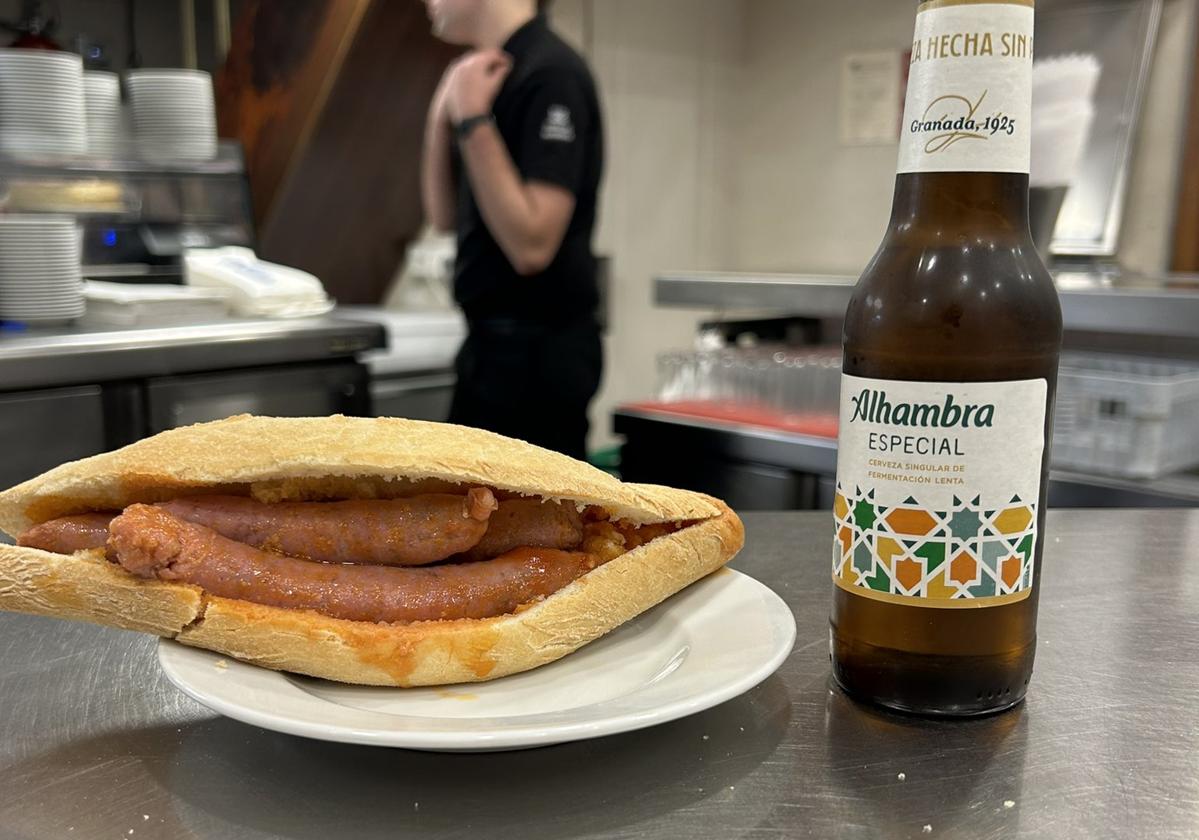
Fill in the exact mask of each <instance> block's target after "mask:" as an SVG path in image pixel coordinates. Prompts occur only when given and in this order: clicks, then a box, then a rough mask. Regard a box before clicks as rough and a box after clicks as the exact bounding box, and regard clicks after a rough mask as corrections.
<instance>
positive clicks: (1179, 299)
mask: <svg viewBox="0 0 1199 840" xmlns="http://www.w3.org/2000/svg"><path fill="white" fill-rule="evenodd" d="M855 282H856V278H854V277H848V276H837V275H802V274H741V273H705V272H672V273H668V274H664V275H661V276H659V277H657V278H655V281H654V300H655V302H656V303H657V304H658V305H659V306H667V307H679V308H699V309H723V310H751V311H754V310H756V311H761V310H766V311H770V312H773V313H785V314H788V315H798V316H805V317H810V318H840V317H842V316H843V315H844V314H845V307H846V306H848V305H849V298H850V295H851V294H852V292H853V286H854V283H855ZM1058 283H1059V293H1060V296H1061V301H1062V318H1063V320H1064V323H1065V326H1066V329H1067V330H1075V331H1086V332H1103V333H1117V334H1123V335H1152V336H1169V337H1173V338H1185V339H1199V278H1196V277H1193V276H1189V275H1167V276H1164V277H1131V276H1130V277H1121V278H1119V279H1116V280H1114V281H1112V280H1110V279H1108V278H1099V277H1096V278H1095V279H1091V278H1090V277H1089V276H1085V275H1083V276H1080V275H1060V276H1059V278H1058Z"/></svg>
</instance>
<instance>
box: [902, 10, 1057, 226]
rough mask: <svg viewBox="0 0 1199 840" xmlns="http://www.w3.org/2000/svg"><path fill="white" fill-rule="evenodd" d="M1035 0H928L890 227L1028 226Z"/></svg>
mask: <svg viewBox="0 0 1199 840" xmlns="http://www.w3.org/2000/svg"><path fill="white" fill-rule="evenodd" d="M1032 56H1033V9H1032V3H1031V2H1029V0H987V2H985V3H979V2H974V0H936V2H928V1H927V0H926V2H922V3H921V4H920V7H919V9H918V11H917V13H916V30H915V35H914V36H913V39H912V53H911V60H910V65H909V68H908V90H907V98H906V101H905V105H904V116H903V124H902V126H901V133H900V143H899V165H898V167H897V169H898V172H899V175H898V177H897V178H896V182H895V202H894V204H893V207H892V213H891V223H892V230H893V231H897V232H902V231H903V230H905V229H907V230H923V231H932V232H934V233H935V232H936V231H940V230H945V231H950V230H952V231H954V232H956V233H959V234H960V233H968V232H969V231H971V230H979V231H983V230H985V231H988V232H990V233H992V234H994V235H995V236H1003V235H1004V232H1005V231H1006V232H1009V233H1011V234H1013V235H1015V236H1017V237H1025V236H1029V233H1028V171H1029V146H1030V142H1031V128H1032Z"/></svg>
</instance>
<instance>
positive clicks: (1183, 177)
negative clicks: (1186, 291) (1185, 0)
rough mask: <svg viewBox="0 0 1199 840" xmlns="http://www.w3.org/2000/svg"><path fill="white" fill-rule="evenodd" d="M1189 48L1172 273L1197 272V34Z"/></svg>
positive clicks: (1198, 178) (1198, 79)
mask: <svg viewBox="0 0 1199 840" xmlns="http://www.w3.org/2000/svg"><path fill="white" fill-rule="evenodd" d="M1196 40H1197V43H1196V45H1195V46H1194V47H1193V48H1192V49H1191V52H1190V55H1191V61H1192V62H1193V64H1194V67H1193V69H1192V74H1191V94H1190V117H1189V118H1188V120H1187V135H1186V145H1185V146H1184V148H1183V157H1182V172H1181V173H1180V183H1179V185H1178V213H1177V216H1176V217H1175V222H1174V259H1173V262H1172V264H1171V266H1170V267H1171V268H1172V269H1173V270H1174V271H1199V55H1197V54H1196V53H1197V52H1199V32H1197V33H1196Z"/></svg>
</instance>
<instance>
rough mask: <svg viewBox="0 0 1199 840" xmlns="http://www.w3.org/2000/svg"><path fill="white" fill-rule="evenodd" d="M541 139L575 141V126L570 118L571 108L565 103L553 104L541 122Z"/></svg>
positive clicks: (562, 141) (563, 141)
mask: <svg viewBox="0 0 1199 840" xmlns="http://www.w3.org/2000/svg"><path fill="white" fill-rule="evenodd" d="M541 139H542V140H553V141H555V142H558V143H573V142H574V139H575V126H574V123H573V122H571V119H570V109H569V108H567V107H566V106H565V105H551V106H550V108H549V110H548V111H547V112H546V114H545V122H543V123H542V124H541Z"/></svg>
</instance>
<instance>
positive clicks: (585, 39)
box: [553, 0, 746, 447]
mask: <svg viewBox="0 0 1199 840" xmlns="http://www.w3.org/2000/svg"><path fill="white" fill-rule="evenodd" d="M743 5H744V4H743V2H741V0H653V2H646V0H559V2H557V3H555V4H554V12H553V17H554V24H555V26H556V28H557V29H558V30H559V31H560V32H562V33H563V34H564V35H565V36H566V37H567V38H569V39H572V40H574V41H575V42H576V44H578V45H579V46H580V47H582V48H583V49H584V51H585V52H586V54H587V57H588V58H589V60H590V61H591V64H592V67H593V69H594V71H595V74H596V76H597V78H598V82H599V86H600V93H601V96H602V98H603V102H604V107H605V118H606V120H607V139H608V160H607V169H606V179H605V186H604V192H603V208H602V209H601V221H600V225H599V230H598V232H597V236H596V247H597V250H598V252H599V253H603V254H608V255H610V256H611V257H612V261H613V262H612V267H611V283H612V285H611V300H610V307H611V313H612V317H611V330H610V333H609V336H608V340H607V346H606V351H607V355H606V362H607V373H606V376H605V381H604V386H603V388H602V390H601V392H600V395H599V398H598V399H597V400H596V404H595V406H594V407H593V411H592V418H593V429H594V433H593V435H592V439H591V446H592V447H596V446H601V445H603V444H604V443H606V442H608V441H610V440H611V435H610V425H611V419H610V418H611V414H612V409H613V408H614V407H615V405H617V404H618V403H621V402H626V401H629V400H635V399H644V398H646V397H648V396H650V395H651V394H652V392H653V389H654V386H655V369H654V358H655V356H656V355H657V353H658V352H660V351H662V350H664V349H668V348H671V347H685V346H689V345H690V344H691V342H692V340H693V339H694V336H695V329H696V325H697V323H698V320H699V316H697V315H696V314H693V313H687V312H675V311H672V310H665V309H657V308H655V307H653V305H652V291H653V289H652V280H653V277H654V276H655V275H656V274H659V273H661V272H662V271H666V270H669V269H673V268H680V267H683V268H710V269H719V268H729V267H733V266H735V264H736V263H735V261H734V259H733V248H734V245H735V236H736V230H735V228H734V227H733V225H732V220H734V219H736V218H737V216H738V211H737V206H736V204H737V195H736V187H737V184H738V179H737V176H736V172H735V171H734V168H733V166H732V162H733V160H735V153H734V149H733V144H734V137H735V134H736V122H735V120H734V119H733V118H732V115H731V109H732V105H733V100H734V97H735V95H736V91H737V85H736V77H737V75H738V73H739V72H740V67H741V64H742V59H743V39H742V36H741V33H742V32H743V27H744V24H745V21H746V15H745V13H744V9H743Z"/></svg>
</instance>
